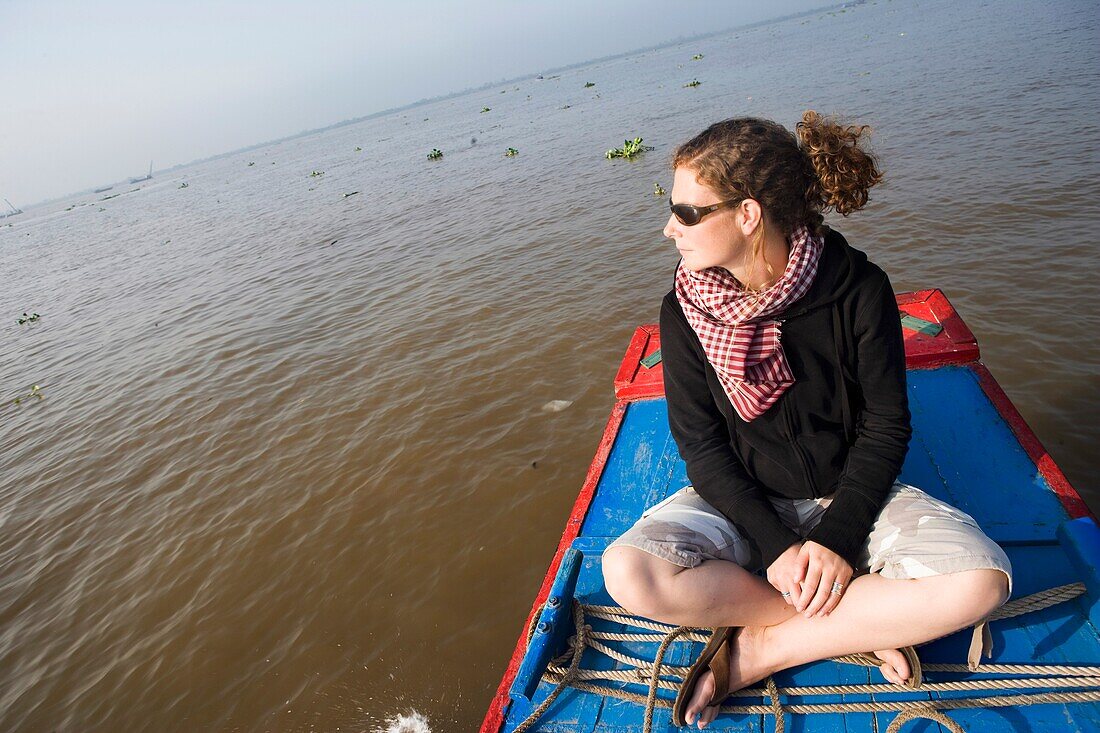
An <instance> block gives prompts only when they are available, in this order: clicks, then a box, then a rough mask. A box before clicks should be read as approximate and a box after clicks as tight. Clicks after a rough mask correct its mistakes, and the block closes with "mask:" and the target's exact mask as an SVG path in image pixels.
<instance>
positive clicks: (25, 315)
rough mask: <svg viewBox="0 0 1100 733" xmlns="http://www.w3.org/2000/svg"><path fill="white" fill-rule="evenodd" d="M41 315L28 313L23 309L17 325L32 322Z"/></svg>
mask: <svg viewBox="0 0 1100 733" xmlns="http://www.w3.org/2000/svg"><path fill="white" fill-rule="evenodd" d="M41 317H42V316H40V315H38V314H37V313H30V314H28V313H27V312H26V311H23V317H22V318H20V319H19V325H20V326H22V325H23V324H24V323H34V322H35V321H37V320H38V319H39V318H41Z"/></svg>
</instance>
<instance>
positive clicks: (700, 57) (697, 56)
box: [691, 53, 703, 61]
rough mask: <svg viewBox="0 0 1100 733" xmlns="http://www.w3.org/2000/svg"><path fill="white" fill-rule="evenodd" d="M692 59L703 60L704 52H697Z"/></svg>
mask: <svg viewBox="0 0 1100 733" xmlns="http://www.w3.org/2000/svg"><path fill="white" fill-rule="evenodd" d="M691 60H692V61H702V60H703V54H701V53H697V54H695V55H694V56H692V57H691Z"/></svg>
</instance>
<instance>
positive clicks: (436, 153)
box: [428, 148, 443, 160]
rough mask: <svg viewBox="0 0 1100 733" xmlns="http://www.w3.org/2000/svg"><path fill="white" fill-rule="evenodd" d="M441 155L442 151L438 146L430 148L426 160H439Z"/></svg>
mask: <svg viewBox="0 0 1100 733" xmlns="http://www.w3.org/2000/svg"><path fill="white" fill-rule="evenodd" d="M442 157H443V151H442V150H440V149H439V148H432V152H430V153H428V160H439V159H440V158H442Z"/></svg>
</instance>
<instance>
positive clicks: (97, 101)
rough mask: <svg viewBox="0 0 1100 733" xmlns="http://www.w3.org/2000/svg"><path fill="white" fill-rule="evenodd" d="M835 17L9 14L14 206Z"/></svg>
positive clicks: (752, 3) (119, 6)
mask: <svg viewBox="0 0 1100 733" xmlns="http://www.w3.org/2000/svg"><path fill="white" fill-rule="evenodd" d="M831 4H835V0H834V2H830V0H770V2H767V3H761V2H758V1H757V0H726V1H722V0H709V1H704V0H681V1H680V2H676V3H672V2H668V0H661V1H658V0H630V1H629V2H627V1H626V0H601V1H598V2H597V1H593V0H544V2H532V1H530V0H511V1H507V0H467V1H465V2H459V1H457V0H456V1H453V2H443V1H442V0H405V1H404V2H402V1H394V2H388V3H382V2H373V1H369V0H364V1H361V2H349V1H347V0H333V1H326V0H314V1H313V2H290V1H286V0H269V1H267V2H262V3H261V2H233V0H216V1H210V0H188V1H187V2H165V1H162V0H132V1H131V0H104V1H102V2H95V3H92V2H87V1H86V0H85V1H80V2H74V1H69V2H54V1H52V0H0V69H3V70H4V71H5V74H4V80H3V83H2V84H0V197H3V198H7V199H10V200H11V202H12V203H13V204H15V205H16V206H18V207H21V208H26V207H27V206H30V205H33V204H35V203H37V202H40V201H43V200H46V199H52V198H57V197H60V196H64V195H66V194H69V193H75V192H78V191H82V190H85V189H90V188H95V187H99V186H104V185H107V184H110V183H115V182H118V181H120V180H124V179H125V178H127V177H130V176H138V175H145V173H146V172H147V171H148V170H149V162H150V160H152V161H153V166H154V170H158V169H163V168H169V167H172V166H174V165H178V164H181V163H189V162H192V161H195V160H200V159H202V158H207V157H210V156H212V155H218V154H220V153H225V152H229V151H232V150H235V149H238V148H243V147H247V146H250V145H255V144H258V143H263V142H266V141H269V140H276V139H278V138H282V137H286V136H288V135H294V134H297V133H300V132H303V131H306V130H311V129H316V128H321V127H327V126H329V125H332V124H334V123H337V122H340V121H343V120H347V119H353V118H357V117H363V116H365V115H369V114H373V113H375V112H380V111H383V110H386V109H392V108H395V107H401V106H403V105H406V104H409V103H412V102H415V101H417V100H420V99H425V98H430V97H436V96H441V95H446V94H450V93H453V92H457V91H461V90H463V89H468V88H472V87H478V86H481V85H482V84H485V83H488V82H496V81H502V80H504V79H509V78H514V77H518V76H524V75H527V74H536V73H540V72H543V71H546V70H548V69H552V68H555V67H560V66H567V65H570V64H574V63H579V62H583V61H588V60H591V59H596V58H601V57H604V56H610V55H615V54H619V53H624V52H626V51H631V50H635V49H641V48H647V47H651V46H655V45H658V44H662V43H666V42H671V41H674V40H676V39H679V38H687V37H691V36H696V35H700V34H703V33H710V32H713V31H718V30H723V29H726V28H732V27H735V26H742V25H748V24H751V23H756V22H759V21H761V20H767V19H769V18H774V17H780V16H784V15H789V14H791V13H797V12H801V11H804V10H809V9H812V8H818V7H825V6H827V5H831ZM0 207H2V208H5V209H6V206H4V205H3V203H2V202H0Z"/></svg>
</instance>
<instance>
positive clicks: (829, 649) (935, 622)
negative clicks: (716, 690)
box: [685, 569, 1008, 723]
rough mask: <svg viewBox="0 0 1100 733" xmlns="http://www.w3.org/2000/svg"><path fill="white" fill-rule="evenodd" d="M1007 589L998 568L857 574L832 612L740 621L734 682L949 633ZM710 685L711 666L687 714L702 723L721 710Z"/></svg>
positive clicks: (983, 612)
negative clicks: (769, 622) (710, 703)
mask: <svg viewBox="0 0 1100 733" xmlns="http://www.w3.org/2000/svg"><path fill="white" fill-rule="evenodd" d="M1007 595H1008V583H1007V579H1006V578H1005V575H1004V573H1002V572H1000V571H999V570H986V569H982V570H969V571H966V572H960V573H952V574H950V575H937V576H933V577H929V578H918V579H913V580H891V579H888V578H883V577H881V576H879V575H877V574H871V575H863V576H860V577H858V578H855V579H854V580H852V582H851V584H850V585H849V586H848V589H847V591H845V593H844V599H843V600H842V601H841V603H840V604H839V605H838V606H837V607H836V608H835V609H834V610H833V612H832V613H831V614H830V615H828V616H824V617H816V618H810V619H807V618H805V617H803V616H801V615H792V616H791V617H790V618H788V619H787V620H786V621H784V622H783V623H780V624H779V625H776V626H756V627H748V628H744V629H740V630H739V632H738V634H737V637H736V639H735V642H734V646H733V648H732V649H731V653H732V659H731V663H730V689H731V690H739V689H741V688H743V687H746V686H748V685H751V684H752V683H753V682H757V681H759V680H761V679H764V678H765V677H767V676H768V675H770V674H772V673H774V672H777V671H779V670H781V669H787V668H789V667H793V666H796V665H799V664H805V663H807V662H812V661H815V660H818V659H827V658H829V657H835V656H840V655H843V654H852V653H855V652H861V651H866V650H868V649H883V650H896V649H897V647H900V646H906V645H909V644H918V643H921V642H924V641H928V640H930V639H935V638H938V637H940V636H944V635H946V634H950V633H952V632H955V631H958V630H959V629H961V628H964V627H966V626H969V625H971V624H973V623H976V622H977V621H979V620H980V619H982V618H985V616H987V615H988V614H989V612H990V611H992V610H993V609H994V608H996V607H998V606H999V605H1001V603H1003V602H1004V600H1005V599H1006V597H1007ZM895 654H898V653H897V652H895ZM880 656H881V655H880ZM898 656H899V657H900V656H901V655H900V654H898ZM891 664H892V665H893V666H894V668H895V670H896V673H897V675H898V676H899V677H905V676H908V672H909V670H908V665H906V664H905V662H904V658H902V659H901V662H900V665H901V668H898V663H897V662H893V661H892V662H891ZM886 666H888V665H884V669H883V673H884V674H886V672H887V670H886V668H885V667H886ZM894 681H896V680H894ZM713 686H714V681H713V676H712V675H711V674H710V673H709V672H708V673H706V674H705V675H704V676H703V678H701V679H700V681H699V684H698V685H697V686H696V689H695V695H694V697H693V699H692V701H691V703H690V704H689V705H688V708H687V710H686V716H685V717H686V718H687V719H688V721H689V722H691V721H694V720H695V718H696V716H699V715H700V713H702V715H701V716H700V718H699V723H709V722H710V720H713V719H714V718H715V717H716V716H717V710H716V709H715V708H704V703H705V701H706V700H708V699H709V698H710V695H711V691H712V689H713Z"/></svg>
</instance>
